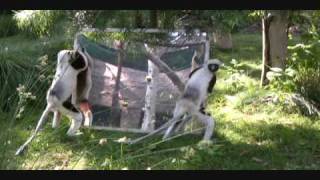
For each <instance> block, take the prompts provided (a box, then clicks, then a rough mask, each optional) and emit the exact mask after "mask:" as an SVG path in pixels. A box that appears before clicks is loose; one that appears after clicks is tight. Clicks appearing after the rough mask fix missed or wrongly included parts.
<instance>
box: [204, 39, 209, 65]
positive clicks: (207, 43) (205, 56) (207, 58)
mask: <svg viewBox="0 0 320 180" xmlns="http://www.w3.org/2000/svg"><path fill="white" fill-rule="evenodd" d="M204 52H205V54H204V63H207V62H208V61H209V59H210V40H209V35H208V33H207V36H206V41H205V48H204Z"/></svg>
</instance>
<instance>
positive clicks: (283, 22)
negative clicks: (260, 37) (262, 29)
mask: <svg viewBox="0 0 320 180" xmlns="http://www.w3.org/2000/svg"><path fill="white" fill-rule="evenodd" d="M270 13H271V15H273V18H272V21H271V22H270V27H269V39H270V60H271V65H272V67H277V68H281V69H282V70H284V69H285V67H286V57H287V47H288V34H287V30H288V22H289V12H288V11H284V10H275V11H270Z"/></svg>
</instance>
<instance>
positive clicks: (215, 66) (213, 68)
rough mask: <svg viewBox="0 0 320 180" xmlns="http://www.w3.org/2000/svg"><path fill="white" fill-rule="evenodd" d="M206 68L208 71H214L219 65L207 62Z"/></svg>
mask: <svg viewBox="0 0 320 180" xmlns="http://www.w3.org/2000/svg"><path fill="white" fill-rule="evenodd" d="M208 69H209V71H210V72H212V73H214V72H216V71H218V69H219V65H218V64H208Z"/></svg>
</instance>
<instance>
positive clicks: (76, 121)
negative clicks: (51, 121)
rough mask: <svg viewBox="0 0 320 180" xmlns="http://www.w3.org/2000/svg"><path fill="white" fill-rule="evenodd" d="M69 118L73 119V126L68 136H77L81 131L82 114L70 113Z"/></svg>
mask: <svg viewBox="0 0 320 180" xmlns="http://www.w3.org/2000/svg"><path fill="white" fill-rule="evenodd" d="M67 116H68V117H69V118H70V119H71V125H70V128H69V130H68V132H67V135H68V136H75V135H77V131H78V130H79V129H80V127H81V124H82V120H83V117H82V114H81V113H80V112H78V113H76V112H68V113H67Z"/></svg>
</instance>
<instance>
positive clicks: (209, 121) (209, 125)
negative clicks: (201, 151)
mask: <svg viewBox="0 0 320 180" xmlns="http://www.w3.org/2000/svg"><path fill="white" fill-rule="evenodd" d="M194 115H195V116H196V117H197V118H196V119H198V120H200V122H202V123H203V124H204V125H205V126H206V130H205V133H204V136H203V140H207V141H209V140H210V139H211V137H212V134H213V129H214V123H215V122H214V119H213V118H212V117H211V116H208V115H204V114H203V113H201V112H194Z"/></svg>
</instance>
